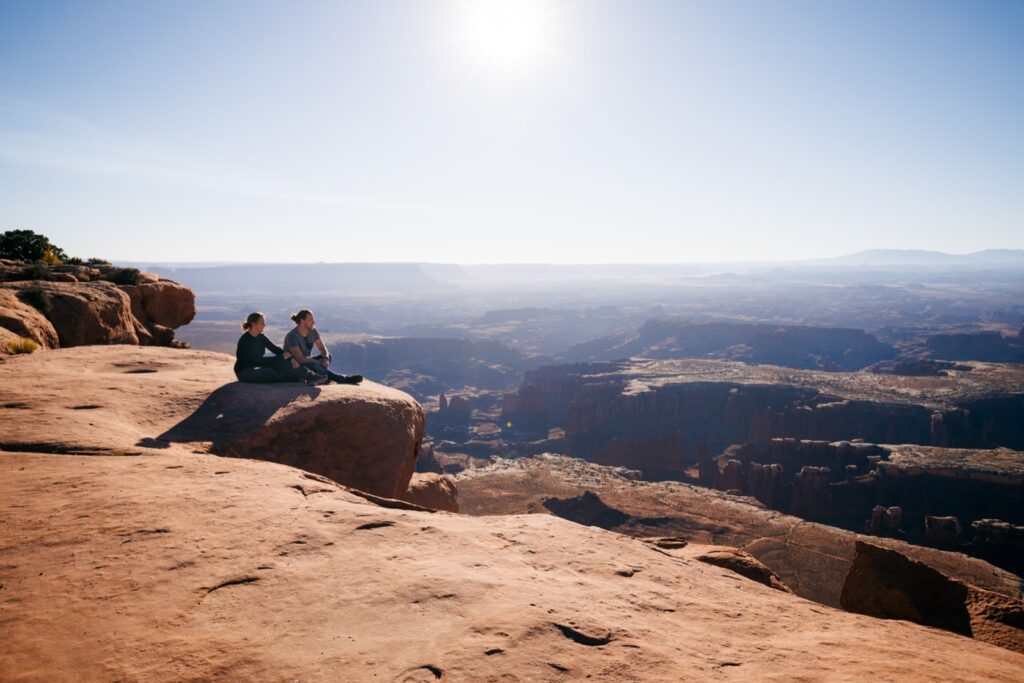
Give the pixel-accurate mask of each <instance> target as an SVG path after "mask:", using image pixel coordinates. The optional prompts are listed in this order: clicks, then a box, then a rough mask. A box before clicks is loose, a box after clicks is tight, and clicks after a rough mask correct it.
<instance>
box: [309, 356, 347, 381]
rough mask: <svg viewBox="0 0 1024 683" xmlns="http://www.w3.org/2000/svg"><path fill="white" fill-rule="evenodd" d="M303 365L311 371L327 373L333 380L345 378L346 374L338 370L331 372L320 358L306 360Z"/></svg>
mask: <svg viewBox="0 0 1024 683" xmlns="http://www.w3.org/2000/svg"><path fill="white" fill-rule="evenodd" d="M302 367H303V368H304V369H306V370H308V371H309V372H315V373H316V374H318V375H326V376H327V377H329V378H330V379H331V381H332V382H342V381H344V380H345V375H339V374H338V373H336V372H331V371H330V370H328V369H327V368H325V367H324V366H323V364H322V363H321V362H320V361H318V360H310V361H306V362H305V363H304V364H303V366H302Z"/></svg>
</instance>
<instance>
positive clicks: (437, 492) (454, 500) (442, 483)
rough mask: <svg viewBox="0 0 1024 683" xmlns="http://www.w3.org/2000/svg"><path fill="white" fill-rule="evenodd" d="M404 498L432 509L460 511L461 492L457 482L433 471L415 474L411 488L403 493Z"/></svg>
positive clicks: (410, 484) (410, 483)
mask: <svg viewBox="0 0 1024 683" xmlns="http://www.w3.org/2000/svg"><path fill="white" fill-rule="evenodd" d="M402 500H406V501H408V502H410V503H415V504H416V505H419V506H420V507H425V508H430V509H431V510H445V511H447V512H458V511H459V494H458V491H457V490H456V489H455V482H454V481H453V480H452V478H451V477H446V476H443V475H440V474H435V473H433V472H417V473H415V474H413V475H412V480H411V481H410V482H409V488H408V489H407V490H406V492H405V493H404V494H402Z"/></svg>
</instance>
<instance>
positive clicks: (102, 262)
mask: <svg viewBox="0 0 1024 683" xmlns="http://www.w3.org/2000/svg"><path fill="white" fill-rule="evenodd" d="M85 263H86V264H87V265H90V266H109V265H110V261H108V260H106V259H102V258H96V257H95V256H90V257H89V258H87V259H86V260H85Z"/></svg>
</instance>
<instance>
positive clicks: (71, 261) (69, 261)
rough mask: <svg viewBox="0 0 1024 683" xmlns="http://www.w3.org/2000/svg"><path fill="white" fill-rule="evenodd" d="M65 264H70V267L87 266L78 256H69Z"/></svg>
mask: <svg viewBox="0 0 1024 683" xmlns="http://www.w3.org/2000/svg"><path fill="white" fill-rule="evenodd" d="M64 263H66V264H68V265H69V266H84V265H85V261H84V260H82V259H80V258H78V257H77V256H68V257H67V258H66V259H64Z"/></svg>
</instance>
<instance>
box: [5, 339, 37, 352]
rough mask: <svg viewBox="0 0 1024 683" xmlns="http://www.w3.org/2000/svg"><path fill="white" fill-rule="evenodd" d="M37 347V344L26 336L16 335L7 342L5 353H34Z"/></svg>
mask: <svg viewBox="0 0 1024 683" xmlns="http://www.w3.org/2000/svg"><path fill="white" fill-rule="evenodd" d="M38 349H39V344H37V343H35V342H34V341H33V340H31V339H29V338H28V337H18V338H17V339H15V340H13V341H9V342H7V353H13V354H19V353H34V352H35V351H37V350H38Z"/></svg>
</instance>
